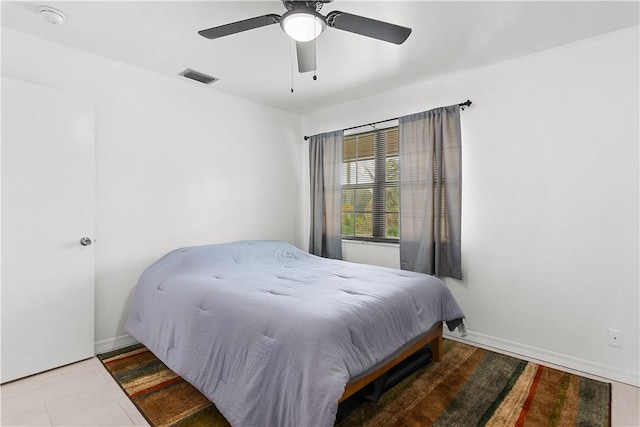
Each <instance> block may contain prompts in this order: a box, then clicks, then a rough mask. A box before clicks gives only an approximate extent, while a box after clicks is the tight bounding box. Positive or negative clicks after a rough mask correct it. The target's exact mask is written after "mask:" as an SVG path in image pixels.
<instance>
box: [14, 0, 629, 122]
mask: <svg viewBox="0 0 640 427" xmlns="http://www.w3.org/2000/svg"><path fill="white" fill-rule="evenodd" d="M39 4H46V5H48V6H52V7H55V8H58V9H60V10H62V11H63V12H65V13H66V14H67V16H68V18H67V21H66V22H65V23H64V24H63V25H52V24H48V23H46V22H44V20H42V19H41V17H40V16H39V15H38V12H37V5H39ZM332 10H341V11H344V12H349V13H353V14H357V15H362V16H366V17H369V18H374V19H378V20H383V21H388V22H392V23H395V24H398V25H403V26H407V27H411V28H412V29H413V32H412V34H411V36H409V39H408V40H407V41H406V42H405V43H404V44H402V45H399V46H398V45H394V44H390V43H385V42H382V41H378V40H374V39H370V38H367V37H363V36H359V35H356V34H352V33H348V32H344V31H340V30H336V29H332V28H330V29H327V30H326V31H325V32H324V33H323V34H322V35H321V36H320V38H319V39H318V42H317V43H318V44H317V50H318V60H317V62H318V71H317V76H318V80H316V81H314V80H313V79H312V73H306V74H299V73H298V72H297V70H296V72H295V73H293V85H294V88H295V91H294V93H291V91H290V88H291V82H292V43H291V41H290V39H288V37H287V36H286V35H285V34H284V33H283V32H282V30H281V29H280V27H279V26H278V25H271V26H268V27H263V28H258V29H254V30H251V31H247V32H244V33H240V34H235V35H232V36H228V37H224V38H220V39H216V40H208V39H205V38H203V37H201V36H199V35H198V33H197V31H198V30H202V29H206V28H210V27H214V26H218V25H222V24H225V23H229V22H233V21H238V20H242V19H247V18H251V17H255V16H259V15H264V14H268V13H276V14H282V13H283V12H284V11H285V9H284V7H283V5H282V3H281V2H280V1H257V2H256V1H197V2H192V1H138V2H134V1H71V2H65V1H54V0H52V1H48V0H42V1H41V2H39V3H32V2H9V1H3V2H2V26H3V27H4V26H6V27H9V28H12V29H15V30H18V31H22V32H25V33H29V34H33V35H36V36H39V37H42V38H45V39H48V40H52V41H55V42H59V43H62V44H66V45H69V46H72V47H75V48H78V49H81V50H84V51H87V52H91V53H94V54H98V55H102V56H105V57H108V58H112V59H115V60H117V61H121V62H124V63H128V64H131V65H135V66H138V67H142V68H146V69H148V70H152V71H155V72H158V73H161V74H166V75H169V76H175V78H176V79H184V77H180V76H178V73H180V72H181V71H183V70H184V69H185V68H192V69H195V70H197V71H201V72H203V73H206V74H210V75H212V76H215V77H217V78H219V79H220V81H218V82H216V83H214V84H213V85H211V86H204V85H202V86H201V87H202V90H213V91H216V90H218V91H222V92H226V93H230V94H234V95H237V96H240V97H243V98H247V99H251V100H255V101H257V102H260V103H263V104H267V105H271V106H274V107H277V108H280V109H283V110H287V111H292V112H296V113H300V114H307V113H311V112H314V111H317V110H321V109H324V108H327V107H329V106H332V105H335V104H339V103H343V102H347V101H350V100H353V99H357V98H362V97H365V96H369V95H372V94H374V93H378V92H383V91H387V90H391V89H394V88H398V87H402V86H407V85H411V84H413V83H417V82H419V81H423V80H426V79H430V78H434V77H437V76H441V75H444V74H448V73H454V72H459V71H463V70H467V69H471V68H477V67H481V66H484V65H488V64H492V63H497V62H500V61H504V60H506V59H509V58H514V57H517V56H521V55H525V54H529V53H532V52H536V51H540V50H543V49H547V48H550V47H553V46H558V45H561V44H565V43H569V42H572V41H575V40H580V39H583V38H587V37H591V36H595V35H598V34H602V33H605V32H609V31H613V30H616V29H621V28H625V27H629V26H633V25H638V22H639V3H638V2H637V1H627V2H613V1H602V2H595V1H586V2H577V1H571V2H542V1H528V2H524V1H514V2H507V1H498V2H483V1H471V2H462V1H440V2H435V1H386V2H382V1H347V0H344V1H343V0H335V1H334V2H333V3H330V4H326V5H324V7H323V8H322V10H321V13H322V14H323V15H326V14H327V13H328V12H330V11H332ZM293 59H294V60H295V58H293ZM185 84H196V85H199V84H200V83H196V82H192V81H185Z"/></svg>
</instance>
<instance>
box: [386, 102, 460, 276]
mask: <svg viewBox="0 0 640 427" xmlns="http://www.w3.org/2000/svg"><path fill="white" fill-rule="evenodd" d="M398 149H399V157H400V268H402V269H404V270H412V271H417V272H420V273H427V274H433V275H436V276H440V277H445V276H448V277H453V278H456V279H461V278H462V267H461V260H460V258H461V254H460V231H461V222H460V216H461V206H462V199H461V178H462V176H461V155H460V150H461V131H460V107H459V106H458V105H452V106H449V107H442V108H436V109H434V110H430V111H425V112H422V113H417V114H412V115H410V116H405V117H401V118H400V119H399V148H398Z"/></svg>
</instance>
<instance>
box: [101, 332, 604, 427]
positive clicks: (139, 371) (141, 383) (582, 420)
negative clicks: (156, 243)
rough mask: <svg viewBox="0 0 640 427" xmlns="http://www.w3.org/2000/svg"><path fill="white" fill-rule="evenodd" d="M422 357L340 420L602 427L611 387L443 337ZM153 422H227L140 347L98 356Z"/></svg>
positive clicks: (350, 406) (344, 410)
mask: <svg viewBox="0 0 640 427" xmlns="http://www.w3.org/2000/svg"><path fill="white" fill-rule="evenodd" d="M444 350H445V355H444V360H443V361H442V362H441V363H433V362H432V363H429V364H428V365H426V366H424V367H423V368H420V369H419V370H417V371H416V372H414V373H413V374H412V375H410V376H408V377H407V378H405V379H404V380H403V381H402V382H400V383H399V384H398V385H396V386H395V387H394V388H392V389H391V390H389V391H387V392H386V393H385V394H383V395H382V397H381V398H380V400H379V401H378V402H377V403H371V402H367V401H365V400H364V399H362V397H361V396H358V395H355V396H354V397H353V398H351V399H350V400H348V401H346V402H344V403H343V404H342V405H341V409H340V411H339V418H340V420H339V422H338V425H339V426H340V427H347V426H349V427H350V426H372V427H380V426H385V427H386V426H421V427H423V426H443V427H444V426H446V427H451V426H465V427H466V426H485V425H488V426H499V427H503V426H578V425H579V426H609V425H610V419H611V387H610V385H609V384H607V383H602V382H599V381H594V380H591V379H587V378H584V377H580V376H577V375H573V374H568V373H565V372H561V371H558V370H555V369H551V368H547V367H544V366H541V365H537V364H535V363H530V362H526V361H523V360H519V359H515V358H512V357H509V356H504V355H501V354H497V353H493V352H490V351H487V350H483V349H479V348H477V347H472V346H469V345H465V344H461V343H456V342H453V341H450V340H445V344H444ZM98 357H99V358H100V360H102V363H103V364H104V366H105V367H106V368H107V370H108V371H109V372H110V373H111V375H112V376H113V377H114V378H115V380H116V381H117V382H118V384H120V386H121V387H122V389H123V390H124V391H125V392H126V393H127V395H128V396H129V398H130V399H131V400H132V401H133V403H134V404H135V405H136V406H137V407H138V408H139V409H140V411H141V412H142V413H143V415H144V416H145V418H146V419H147V420H148V421H149V423H150V424H151V425H153V426H216V427H220V426H228V425H229V424H228V423H227V421H226V420H225V419H224V417H223V416H222V415H221V414H220V413H219V412H218V410H217V409H216V408H215V406H214V405H213V404H212V403H211V402H209V401H208V400H207V399H206V398H205V397H204V396H203V395H202V394H200V393H199V392H198V391H197V390H196V389H195V388H193V387H192V386H191V385H189V384H188V383H187V382H185V381H184V380H183V379H182V378H180V377H179V376H178V375H176V374H175V373H173V372H172V371H171V370H169V369H168V368H167V367H166V366H165V365H164V364H162V362H160V361H159V360H158V359H157V358H156V357H155V356H154V355H153V354H152V353H151V352H150V351H149V350H147V349H146V348H145V347H143V346H141V345H137V346H132V347H127V348H125V349H122V350H117V351H113V352H110V353H106V354H102V355H99V356H98Z"/></svg>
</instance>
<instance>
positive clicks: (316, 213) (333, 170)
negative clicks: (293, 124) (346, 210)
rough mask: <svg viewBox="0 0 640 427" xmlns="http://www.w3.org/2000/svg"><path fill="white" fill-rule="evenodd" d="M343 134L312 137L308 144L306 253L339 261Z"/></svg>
mask: <svg viewBox="0 0 640 427" xmlns="http://www.w3.org/2000/svg"><path fill="white" fill-rule="evenodd" d="M343 133H344V132H343V131H341V130H339V131H335V132H328V133H323V134H320V135H314V136H312V137H310V141H309V171H310V174H311V179H310V181H311V233H310V236H309V252H310V253H312V254H314V255H319V256H323V257H326V258H335V259H342V221H341V218H342V182H341V180H340V173H341V171H342V140H343Z"/></svg>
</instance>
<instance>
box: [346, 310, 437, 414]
mask: <svg viewBox="0 0 640 427" xmlns="http://www.w3.org/2000/svg"><path fill="white" fill-rule="evenodd" d="M429 343H431V353H432V360H433V361H434V362H441V361H442V322H440V323H438V324H437V325H436V326H435V327H433V328H432V329H430V330H429V331H428V332H427V333H426V334H424V335H423V336H422V337H421V338H419V339H418V340H417V341H416V342H415V343H413V345H411V346H410V347H409V348H407V349H406V350H404V351H403V352H402V353H400V354H399V355H398V356H397V357H396V358H395V359H393V360H391V361H389V362H388V363H385V364H384V365H382V366H381V367H379V368H378V369H376V370H374V371H372V372H371V373H369V374H368V375H365V376H364V377H362V378H360V379H358V380H356V381H354V382H350V383H348V384H347V387H346V388H345V390H344V393H343V394H342V397H340V400H338V403H340V402H342V401H343V400H345V399H347V398H348V397H350V396H351V395H353V394H354V393H355V392H357V391H358V390H360V389H361V388H363V387H364V386H366V385H367V384H369V383H370V382H372V381H373V380H375V379H376V378H378V377H380V376H381V375H383V374H384V373H385V372H387V371H389V370H390V369H391V368H393V367H394V366H396V365H397V364H398V363H400V362H402V361H403V360H405V359H406V358H407V357H409V356H411V355H412V354H414V353H415V352H416V351H418V350H420V349H421V348H422V347H424V346H425V345H427V344H429Z"/></svg>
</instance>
